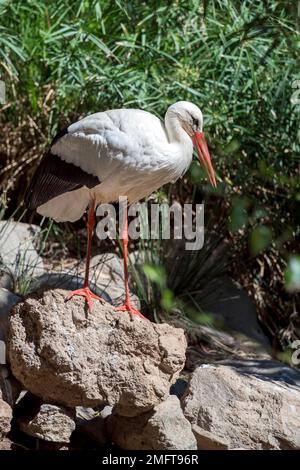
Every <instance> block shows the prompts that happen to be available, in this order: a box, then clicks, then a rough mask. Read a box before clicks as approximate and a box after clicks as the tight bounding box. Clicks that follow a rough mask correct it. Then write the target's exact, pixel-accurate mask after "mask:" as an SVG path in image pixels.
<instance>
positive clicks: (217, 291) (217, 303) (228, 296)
mask: <svg viewBox="0 0 300 470" xmlns="http://www.w3.org/2000/svg"><path fill="white" fill-rule="evenodd" d="M206 291H207V292H206ZM196 300H197V299H196ZM199 303H200V304H201V308H202V310H203V311H204V312H210V313H211V315H212V318H213V320H214V321H215V322H217V323H219V324H220V325H222V324H223V326H224V327H226V328H227V329H229V330H233V331H237V332H239V333H242V334H243V335H245V336H248V337H249V338H253V339H255V340H256V341H258V342H259V343H260V344H262V345H263V346H264V347H266V348H269V347H270V341H269V339H268V338H267V336H266V335H265V334H264V332H263V331H262V328H261V327H260V325H259V323H258V320H257V313H256V310H255V306H254V303H253V302H252V300H251V298H250V297H249V296H248V295H247V293H246V292H245V291H244V290H243V289H241V288H240V287H239V286H237V285H236V284H235V283H234V282H233V281H232V280H231V279H230V278H228V277H225V276H224V277H222V278H220V279H218V280H216V281H214V285H208V286H207V287H206V288H205V290H203V291H201V298H199Z"/></svg>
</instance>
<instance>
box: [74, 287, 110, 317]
mask: <svg viewBox="0 0 300 470" xmlns="http://www.w3.org/2000/svg"><path fill="white" fill-rule="evenodd" d="M74 295H79V296H81V297H84V298H85V299H86V302H87V304H88V306H89V311H90V312H91V311H92V309H93V301H94V300H100V302H105V300H104V299H102V297H99V296H98V295H96V294H94V292H92V291H91V290H90V288H89V287H82V289H77V290H73V291H72V292H71V293H70V295H69V297H68V298H67V300H70V299H71V298H72V297H74Z"/></svg>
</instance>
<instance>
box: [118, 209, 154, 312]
mask: <svg viewBox="0 0 300 470" xmlns="http://www.w3.org/2000/svg"><path fill="white" fill-rule="evenodd" d="M122 239H123V257H124V278H125V303H124V305H121V306H120V307H116V308H115V310H117V311H119V312H128V313H129V315H130V316H131V317H132V316H133V315H137V316H138V317H140V318H143V319H144V320H147V318H146V317H144V316H143V315H142V314H141V312H139V311H138V310H137V309H136V308H134V307H133V305H132V304H131V300H130V293H129V286H128V265H127V246H128V214H127V209H126V214H125V220H124V227H123V230H122Z"/></svg>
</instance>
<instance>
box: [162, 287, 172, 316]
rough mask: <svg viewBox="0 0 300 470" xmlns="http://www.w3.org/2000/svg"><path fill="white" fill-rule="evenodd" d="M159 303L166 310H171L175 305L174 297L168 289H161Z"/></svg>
mask: <svg viewBox="0 0 300 470" xmlns="http://www.w3.org/2000/svg"><path fill="white" fill-rule="evenodd" d="M160 303H161V306H162V308H163V309H164V310H167V311H169V310H172V309H173V308H174V307H175V304H176V301H175V297H174V294H173V292H172V291H171V290H170V289H163V291H162V295H161V302H160Z"/></svg>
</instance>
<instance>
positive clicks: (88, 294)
mask: <svg viewBox="0 0 300 470" xmlns="http://www.w3.org/2000/svg"><path fill="white" fill-rule="evenodd" d="M94 226H95V201H94V200H93V201H92V202H91V204H90V207H89V214H88V223H87V232H88V241H87V253H86V261H85V276H84V284H83V288H81V289H77V290H74V291H73V292H71V294H70V296H69V297H68V299H71V298H72V297H73V296H74V295H80V296H82V297H85V299H86V301H87V303H88V306H89V310H90V311H92V308H93V299H95V300H100V301H102V302H105V301H104V299H102V298H101V297H99V296H98V295H96V294H94V293H93V292H92V291H91V290H90V288H89V270H90V259H91V253H92V237H93V231H94Z"/></svg>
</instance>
